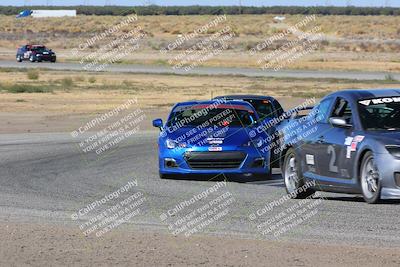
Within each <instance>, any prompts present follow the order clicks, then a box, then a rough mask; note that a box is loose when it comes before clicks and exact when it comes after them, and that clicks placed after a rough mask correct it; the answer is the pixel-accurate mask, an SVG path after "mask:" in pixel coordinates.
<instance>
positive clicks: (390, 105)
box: [358, 98, 400, 130]
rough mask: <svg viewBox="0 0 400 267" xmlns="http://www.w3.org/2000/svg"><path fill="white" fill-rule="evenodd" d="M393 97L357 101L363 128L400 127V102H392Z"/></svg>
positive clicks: (387, 128) (395, 128)
mask: <svg viewBox="0 0 400 267" xmlns="http://www.w3.org/2000/svg"><path fill="white" fill-rule="evenodd" d="M393 99H394V98H383V99H371V100H362V101H359V103H358V106H359V111H360V120H361V124H362V126H363V128H364V129H365V130H398V129H400V102H394V101H393ZM384 101H386V103H385V102H384Z"/></svg>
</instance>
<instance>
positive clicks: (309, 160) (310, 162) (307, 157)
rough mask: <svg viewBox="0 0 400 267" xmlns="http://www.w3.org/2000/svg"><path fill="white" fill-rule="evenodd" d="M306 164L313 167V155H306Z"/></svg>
mask: <svg viewBox="0 0 400 267" xmlns="http://www.w3.org/2000/svg"><path fill="white" fill-rule="evenodd" d="M306 162H307V164H308V165H315V161H314V155H309V154H306Z"/></svg>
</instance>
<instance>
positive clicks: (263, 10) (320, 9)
mask: <svg viewBox="0 0 400 267" xmlns="http://www.w3.org/2000/svg"><path fill="white" fill-rule="evenodd" d="M24 9H76V10H77V13H78V14H81V15H110V16H115V15H129V14H134V13H136V14H138V15H142V16H146V15H220V14H228V15H239V14H291V15H294V14H320V15H359V16H367V15H373V16H378V15H388V16H398V15H400V8H392V7H355V6H348V7H333V6H317V7H304V6H272V7H252V6H242V7H239V6H155V5H152V6H135V7H124V6H30V7H16V6H0V14H3V15H17V14H18V13H19V12H20V11H22V10H24Z"/></svg>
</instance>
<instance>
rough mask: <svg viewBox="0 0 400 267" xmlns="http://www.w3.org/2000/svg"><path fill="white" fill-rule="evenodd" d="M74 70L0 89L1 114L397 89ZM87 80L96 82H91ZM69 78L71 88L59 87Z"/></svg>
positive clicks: (21, 77)
mask: <svg viewBox="0 0 400 267" xmlns="http://www.w3.org/2000/svg"><path fill="white" fill-rule="evenodd" d="M79 75H80V73H78V72H67V73H65V72H61V71H59V72H58V71H48V72H46V73H44V71H41V79H40V81H39V82H38V85H39V86H46V87H48V88H54V89H53V90H52V92H49V93H9V92H6V91H2V92H1V91H0V112H35V111H38V110H40V112H45V113H46V112H47V113H51V114H57V113H62V114H86V113H96V112H102V111H106V110H109V109H112V108H113V107H115V106H116V105H118V104H120V103H122V102H124V100H126V99H129V98H133V97H137V98H138V99H139V105H140V106H141V107H143V108H149V109H151V108H153V109H163V110H167V109H169V108H170V107H171V106H172V105H173V104H174V103H176V102H179V101H187V100H193V99H210V98H211V97H214V96H217V95H224V94H244V93H245V94H261V95H272V96H275V97H277V98H278V99H287V98H291V97H297V98H306V97H313V96H315V97H322V96H324V95H325V94H327V93H329V92H331V91H336V90H341V89H347V88H373V87H377V88H383V87H387V88H395V87H400V82H397V81H386V83H384V82H382V81H376V82H374V81H365V82H363V81H352V80H330V79H275V78H255V77H232V76H230V77H228V76H176V75H146V74H112V73H100V74H99V73H97V74H89V75H88V77H86V79H84V80H82V79H76V77H79ZM90 77H95V78H96V82H95V83H94V84H92V83H90V82H89V81H88V80H90ZM64 80H72V81H73V83H72V84H69V85H68V86H69V88H64V87H62V86H60V84H62V81H64ZM28 82H29V80H28V78H27V77H26V75H25V74H24V73H23V72H8V73H3V72H0V84H3V85H13V84H18V85H23V84H26V83H28Z"/></svg>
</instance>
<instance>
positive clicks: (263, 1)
mask: <svg viewBox="0 0 400 267" xmlns="http://www.w3.org/2000/svg"><path fill="white" fill-rule="evenodd" d="M349 2H350V4H352V5H355V6H385V5H389V6H396V7H400V0H241V3H242V5H248V6H271V5H305V6H310V5H311V6H315V5H337V6H344V5H347V4H348V3H349ZM105 3H107V4H111V5H124V6H135V5H146V4H157V5H238V4H239V3H240V0H218V1H215V0H138V1H135V0H133V1H132V0H13V1H10V2H9V1H0V5H24V4H28V5H46V4H50V5H83V4H85V5H104V4H105Z"/></svg>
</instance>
